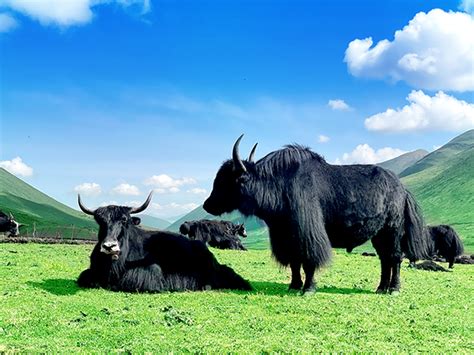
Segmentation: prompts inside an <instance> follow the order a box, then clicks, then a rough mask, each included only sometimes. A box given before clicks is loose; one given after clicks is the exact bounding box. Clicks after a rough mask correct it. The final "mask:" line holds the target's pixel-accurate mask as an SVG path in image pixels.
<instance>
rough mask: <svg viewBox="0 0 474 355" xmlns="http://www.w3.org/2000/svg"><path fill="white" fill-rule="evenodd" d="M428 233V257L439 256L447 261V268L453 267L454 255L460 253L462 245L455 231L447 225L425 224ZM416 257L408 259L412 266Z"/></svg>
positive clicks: (456, 255)
mask: <svg viewBox="0 0 474 355" xmlns="http://www.w3.org/2000/svg"><path fill="white" fill-rule="evenodd" d="M426 230H427V233H428V235H429V239H428V242H429V257H435V256H441V257H443V258H445V259H446V261H447V262H448V263H449V268H450V269H452V268H453V264H454V260H455V259H456V257H458V256H460V255H462V253H463V252H464V247H463V243H462V240H461V238H459V235H458V234H457V233H456V231H455V230H454V229H453V228H452V227H451V226H448V225H445V224H441V225H439V226H427V227H426ZM415 261H416V259H410V263H411V264H412V266H414V264H415Z"/></svg>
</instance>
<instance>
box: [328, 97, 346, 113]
mask: <svg viewBox="0 0 474 355" xmlns="http://www.w3.org/2000/svg"><path fill="white" fill-rule="evenodd" d="M328 106H329V107H331V108H332V109H333V110H337V111H350V110H351V107H350V106H349V105H348V104H346V103H345V101H344V100H341V99H335V100H329V101H328Z"/></svg>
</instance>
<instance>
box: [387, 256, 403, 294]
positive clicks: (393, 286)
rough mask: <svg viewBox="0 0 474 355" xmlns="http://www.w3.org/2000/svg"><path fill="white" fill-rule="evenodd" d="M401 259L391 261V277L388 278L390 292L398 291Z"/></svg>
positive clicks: (395, 292)
mask: <svg viewBox="0 0 474 355" xmlns="http://www.w3.org/2000/svg"><path fill="white" fill-rule="evenodd" d="M401 262H402V261H401V260H394V261H393V262H392V279H391V280H390V288H389V291H390V294H397V293H398V292H400V264H401Z"/></svg>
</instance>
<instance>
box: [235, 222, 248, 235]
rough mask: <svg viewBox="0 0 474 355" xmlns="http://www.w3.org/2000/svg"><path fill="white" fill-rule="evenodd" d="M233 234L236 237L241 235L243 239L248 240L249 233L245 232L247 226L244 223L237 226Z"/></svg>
mask: <svg viewBox="0 0 474 355" xmlns="http://www.w3.org/2000/svg"><path fill="white" fill-rule="evenodd" d="M232 232H233V234H234V235H240V236H241V237H242V238H247V231H246V230H245V225H244V224H243V223H241V224H237V225H235V227H234V228H233V231H232Z"/></svg>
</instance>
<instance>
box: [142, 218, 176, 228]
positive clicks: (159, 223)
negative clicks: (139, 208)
mask: <svg viewBox="0 0 474 355" xmlns="http://www.w3.org/2000/svg"><path fill="white" fill-rule="evenodd" d="M138 217H140V219H141V220H142V222H141V225H142V226H144V227H148V228H149V229H166V228H168V227H169V226H170V225H171V223H170V222H168V221H166V220H164V219H161V218H158V217H153V216H149V215H147V214H139V215H138Z"/></svg>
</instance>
